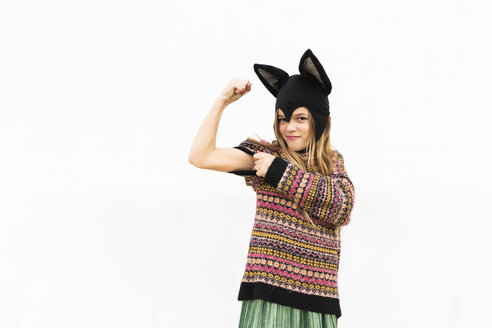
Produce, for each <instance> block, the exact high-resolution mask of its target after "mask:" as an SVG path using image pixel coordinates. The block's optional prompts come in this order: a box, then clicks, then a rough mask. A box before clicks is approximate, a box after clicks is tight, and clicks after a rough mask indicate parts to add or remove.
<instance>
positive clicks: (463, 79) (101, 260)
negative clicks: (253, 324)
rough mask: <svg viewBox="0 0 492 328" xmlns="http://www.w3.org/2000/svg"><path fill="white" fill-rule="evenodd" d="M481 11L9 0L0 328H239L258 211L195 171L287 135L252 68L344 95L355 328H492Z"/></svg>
mask: <svg viewBox="0 0 492 328" xmlns="http://www.w3.org/2000/svg"><path fill="white" fill-rule="evenodd" d="M489 16H490V7H489V5H488V4H487V2H486V1H476V0H469V1H464V0H460V1H444V0H442V1H437V0H416V1H389V0H387V1H381V0H376V1H343V2H341V1H336V2H335V1H319V2H313V1H304V2H302V4H301V2H299V1H285V0H283V1H262V2H260V1H258V0H251V1H248V2H231V1H194V2H190V1H176V0H175V1H146V0H140V1H101V0H97V1H96V0H86V1H78V2H74V1H72V2H67V1H62V0H58V1H55V0H47V1H0V47H1V49H2V50H1V51H0V328H14V327H16V328H17V327H20V328H28V327H36V328H39V327H50V328H55V327H73V328H78V327H81V328H82V327H84V328H86V327H91V328H96V327H119V328H123V327H235V326H237V323H238V320H239V311H240V304H241V303H240V302H238V301H237V293H238V290H239V283H240V281H241V278H242V273H243V269H244V266H245V261H246V253H247V246H248V242H249V237H250V232H251V228H252V225H253V218H254V210H255V208H254V206H255V194H254V192H253V190H252V189H250V188H249V187H247V186H246V185H245V183H244V179H243V178H242V177H239V176H235V175H232V174H228V173H222V172H215V171H208V170H200V169H197V168H195V167H194V166H192V165H191V164H189V163H188V152H189V150H190V147H191V144H192V141H193V138H194V136H195V133H196V131H197V130H198V127H199V126H200V124H201V122H202V120H203V118H204V117H205V115H206V113H207V112H208V110H209V108H210V106H211V104H212V102H213V100H214V99H215V98H216V97H217V96H218V95H219V93H220V92H221V91H222V89H223V88H224V87H225V85H226V84H227V82H228V81H229V79H230V78H232V77H238V78H245V79H249V80H250V81H251V82H252V91H251V92H250V93H249V94H248V95H246V96H245V97H243V98H242V99H240V100H239V101H237V102H235V103H233V104H232V105H231V106H230V107H228V108H227V109H226V111H225V112H224V115H223V117H222V121H221V123H220V126H219V132H218V136H217V146H218V147H233V146H236V145H237V144H239V143H240V142H241V141H243V140H244V139H246V137H248V136H250V135H253V134H254V133H257V134H259V135H260V136H261V137H262V138H263V139H267V140H271V139H273V137H274V134H273V129H272V126H273V109H274V101H275V100H274V98H273V97H272V96H271V95H270V93H269V92H268V91H267V90H266V88H265V87H264V86H263V85H262V84H261V82H260V81H259V79H258V78H257V77H256V75H255V74H254V72H253V64H254V63H262V64H270V65H274V66H277V67H280V68H282V69H284V70H286V71H287V72H288V73H289V74H297V73H298V71H297V68H298V64H299V59H300V57H301V55H302V54H303V53H304V51H305V50H306V49H308V48H310V49H311V50H312V51H313V52H314V54H315V55H316V56H317V57H318V59H319V60H320V61H321V63H322V65H323V66H324V68H325V70H326V72H327V73H328V76H329V77H330V79H331V81H332V84H333V91H332V93H331V95H330V104H331V115H332V144H333V146H334V147H335V148H337V149H339V150H340V152H341V153H342V154H343V155H344V158H345V164H346V168H347V171H348V174H349V176H350V178H351V179H352V180H353V182H354V185H355V192H356V195H355V196H356V198H355V208H354V210H353V212H352V222H351V223H350V224H349V225H348V226H346V227H345V228H344V229H343V232H342V258H341V267H340V277H339V283H340V299H341V306H342V314H343V315H342V317H341V318H340V320H339V327H344V328H345V327H490V323H489V322H487V321H489V320H488V314H489V312H490V309H491V307H492V297H491V291H492V288H491V283H490V276H491V275H492V269H491V266H490V254H489V253H490V250H491V249H492V248H491V246H490V241H489V236H490V229H491V228H492V224H491V223H490V221H491V219H492V215H491V213H490V203H491V202H492V193H491V190H490V186H491V182H492V181H491V180H492V179H491V173H490V166H491V164H492V163H491V160H490V153H491V152H490V146H489V144H490V142H491V140H492V138H491V133H490V124H491V123H490V118H491V115H490V111H491V109H492V106H491V104H492V102H491V100H490V90H491V86H492V85H491V82H490V81H491V80H490V76H491V73H492V65H491V61H490V58H491V57H492V45H491V43H490V32H489V31H490V30H491V28H492V24H491V23H490V19H489V18H490V17H489Z"/></svg>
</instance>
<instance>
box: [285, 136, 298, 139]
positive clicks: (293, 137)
mask: <svg viewBox="0 0 492 328" xmlns="http://www.w3.org/2000/svg"><path fill="white" fill-rule="evenodd" d="M297 138H300V137H296V136H287V139H289V140H296V139H297Z"/></svg>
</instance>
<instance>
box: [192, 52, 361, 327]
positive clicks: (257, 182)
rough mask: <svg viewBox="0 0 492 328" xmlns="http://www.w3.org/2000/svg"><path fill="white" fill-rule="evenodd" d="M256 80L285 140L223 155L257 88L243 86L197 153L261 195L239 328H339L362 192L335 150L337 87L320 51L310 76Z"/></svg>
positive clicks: (267, 69)
mask: <svg viewBox="0 0 492 328" xmlns="http://www.w3.org/2000/svg"><path fill="white" fill-rule="evenodd" d="M254 71H255V73H256V74H257V75H258V77H259V78H260V81H261V82H262V83H263V84H264V85H265V87H266V88H267V89H268V90H269V91H270V92H271V93H272V94H273V96H274V97H276V99H277V100H276V103H275V122H274V132H275V136H276V140H274V141H272V142H271V143H269V142H266V141H264V140H261V141H258V140H254V139H251V138H248V139H247V140H245V141H243V142H242V143H241V144H240V145H238V146H236V147H233V148H216V147H215V138H216V135H217V128H218V125H219V121H220V117H221V115H222V112H223V111H224V109H225V108H226V107H227V106H228V105H229V104H231V103H232V102H234V101H236V100H237V99H239V98H241V97H242V96H243V95H245V94H247V93H248V92H249V91H250V90H251V82H249V81H248V80H243V79H235V78H233V79H231V81H230V82H229V84H227V86H226V87H225V89H224V90H223V92H222V93H221V95H220V96H219V97H218V98H217V99H216V101H215V102H214V104H213V106H212V108H211V109H210V112H209V113H208V115H207V116H206V118H205V120H204V122H203V123H202V125H201V127H200V129H199V130H198V133H197V135H196V137H195V140H194V142H193V145H192V147H191V150H190V154H189V162H190V163H191V164H193V165H195V166H196V167H198V168H202V169H210V170H216V171H224V172H229V173H234V174H237V175H242V176H244V177H245V181H246V185H248V186H251V187H252V188H253V189H254V191H255V192H256V195H257V196H256V198H257V202H256V216H255V222H254V226H253V231H252V235H251V239H250V245H249V249H248V257H247V263H246V269H245V272H244V276H243V279H242V281H241V286H240V290H239V296H238V299H239V300H240V301H242V309H241V316H240V319H239V327H240V328H246V327H248V328H263V327H271V328H275V327H291V328H296V327H310V328H311V327H314V328H317V327H320V328H321V327H337V320H338V318H339V317H340V316H341V311H340V304H339V299H338V284H337V281H338V279H337V276H338V264H339V261H340V228H341V227H342V226H344V225H347V224H348V223H349V222H350V213H351V211H352V208H353V204H354V186H353V184H352V181H351V180H350V179H349V177H348V176H347V172H346V170H345V166H344V160H343V157H342V155H341V154H340V153H339V152H338V151H337V150H334V149H332V148H331V145H330V126H331V117H330V112H329V103H328V95H329V94H330V92H331V87H332V86H331V82H330V80H329V79H328V76H327V75H326V73H325V71H324V69H323V67H322V66H321V64H320V63H319V61H318V59H317V58H316V57H315V56H314V54H313V53H312V51H311V50H310V49H308V50H307V51H306V52H305V53H304V54H303V56H302V57H301V61H300V64H299V71H300V74H297V75H292V76H289V75H288V74H287V73H286V72H285V71H283V70H281V69H279V68H276V67H274V66H269V65H262V64H255V65H254Z"/></svg>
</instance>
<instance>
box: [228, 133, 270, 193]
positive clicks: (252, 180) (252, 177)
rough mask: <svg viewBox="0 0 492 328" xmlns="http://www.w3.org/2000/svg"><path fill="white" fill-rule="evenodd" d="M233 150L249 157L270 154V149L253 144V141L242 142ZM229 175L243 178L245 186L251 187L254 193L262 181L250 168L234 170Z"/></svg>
mask: <svg viewBox="0 0 492 328" xmlns="http://www.w3.org/2000/svg"><path fill="white" fill-rule="evenodd" d="M233 148H236V149H239V150H242V151H243V152H245V153H247V154H249V155H251V156H253V155H254V154H256V153H257V152H265V153H269V154H271V151H270V149H268V148H267V147H265V146H262V145H260V144H258V143H255V142H253V141H250V140H248V139H246V140H244V141H243V142H241V143H240V144H239V145H238V146H235V147H233ZM229 173H233V174H236V175H242V176H244V180H245V183H246V185H247V186H251V187H253V189H254V190H255V191H257V190H258V187H259V184H260V183H262V182H263V181H264V178H263V177H259V176H257V175H256V170H253V168H251V170H236V171H231V172H229Z"/></svg>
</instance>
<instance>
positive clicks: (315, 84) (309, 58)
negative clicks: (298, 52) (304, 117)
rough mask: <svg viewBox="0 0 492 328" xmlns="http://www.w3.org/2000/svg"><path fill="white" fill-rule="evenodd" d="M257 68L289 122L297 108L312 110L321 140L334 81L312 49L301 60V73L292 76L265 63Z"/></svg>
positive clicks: (257, 72)
mask: <svg viewBox="0 0 492 328" xmlns="http://www.w3.org/2000/svg"><path fill="white" fill-rule="evenodd" d="M253 68H254V70H255V73H256V75H258V77H259V78H260V81H261V82H262V83H263V84H264V85H265V87H266V88H267V89H268V91H270V93H271V94H272V95H273V96H274V97H275V98H277V101H276V102H275V109H277V108H280V109H281V110H282V111H283V112H284V114H285V116H286V120H287V121H290V119H291V117H292V113H293V112H294V111H295V110H296V109H297V108H299V107H306V108H307V109H308V110H309V112H310V113H311V115H313V118H314V121H315V122H316V124H315V125H316V141H318V139H319V138H320V137H321V134H322V133H323V131H324V129H325V127H326V123H327V121H328V116H330V105H329V103H328V95H329V94H330V92H331V82H330V79H329V78H328V75H326V72H325V70H324V68H323V66H321V64H320V62H319V61H318V59H317V58H316V56H314V54H313V52H312V51H311V50H310V49H308V50H306V52H305V53H304V55H302V57H301V62H300V63H299V72H300V73H301V74H296V75H292V76H289V74H287V73H286V72H285V71H283V70H281V69H280V68H276V67H274V66H270V65H263V64H254V65H253Z"/></svg>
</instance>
